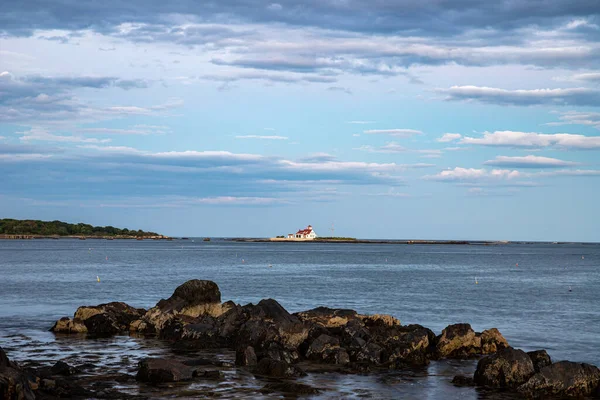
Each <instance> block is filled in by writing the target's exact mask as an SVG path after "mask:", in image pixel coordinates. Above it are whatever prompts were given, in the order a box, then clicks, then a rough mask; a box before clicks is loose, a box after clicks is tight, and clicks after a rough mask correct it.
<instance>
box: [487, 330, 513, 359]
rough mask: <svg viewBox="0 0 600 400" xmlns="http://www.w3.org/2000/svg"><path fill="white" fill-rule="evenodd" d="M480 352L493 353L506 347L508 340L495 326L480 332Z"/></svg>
mask: <svg viewBox="0 0 600 400" xmlns="http://www.w3.org/2000/svg"><path fill="white" fill-rule="evenodd" d="M480 339H481V354H493V353H495V352H497V351H498V350H502V349H506V348H507V347H509V346H508V342H507V341H506V339H505V338H504V336H502V334H501V333H500V331H499V330H498V329H496V328H492V329H487V330H485V331H483V332H481V335H480Z"/></svg>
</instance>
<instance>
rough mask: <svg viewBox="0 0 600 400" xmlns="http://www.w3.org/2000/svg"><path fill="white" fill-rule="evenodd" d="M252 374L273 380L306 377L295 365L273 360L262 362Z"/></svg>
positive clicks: (267, 359) (265, 359)
mask: <svg viewBox="0 0 600 400" xmlns="http://www.w3.org/2000/svg"><path fill="white" fill-rule="evenodd" d="M252 372H254V373H255V374H257V375H263V376H269V377H273V378H293V377H299V376H305V375H306V373H305V372H304V371H302V370H301V369H300V368H298V367H296V366H295V365H291V364H288V363H286V362H285V361H278V360H273V359H272V358H263V359H262V360H260V361H259V362H258V364H257V365H256V367H255V368H254V369H253V370H252Z"/></svg>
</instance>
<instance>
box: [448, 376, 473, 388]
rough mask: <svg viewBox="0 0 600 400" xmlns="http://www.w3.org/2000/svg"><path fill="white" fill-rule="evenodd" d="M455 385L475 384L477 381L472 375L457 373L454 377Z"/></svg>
mask: <svg viewBox="0 0 600 400" xmlns="http://www.w3.org/2000/svg"><path fill="white" fill-rule="evenodd" d="M452 384H453V385H454V386H475V381H474V380H473V378H472V377H470V376H464V375H456V376H455V377H454V378H453V379H452Z"/></svg>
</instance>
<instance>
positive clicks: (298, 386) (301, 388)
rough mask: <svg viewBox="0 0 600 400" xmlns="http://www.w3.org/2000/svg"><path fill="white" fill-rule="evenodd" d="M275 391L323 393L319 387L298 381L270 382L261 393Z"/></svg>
mask: <svg viewBox="0 0 600 400" xmlns="http://www.w3.org/2000/svg"><path fill="white" fill-rule="evenodd" d="M273 392H282V393H289V394H294V395H311V394H319V393H321V391H320V390H319V389H317V388H314V387H312V386H309V385H305V384H303V383H296V382H277V383H268V384H266V385H265V386H264V387H263V388H262V389H261V393H264V394H268V393H273Z"/></svg>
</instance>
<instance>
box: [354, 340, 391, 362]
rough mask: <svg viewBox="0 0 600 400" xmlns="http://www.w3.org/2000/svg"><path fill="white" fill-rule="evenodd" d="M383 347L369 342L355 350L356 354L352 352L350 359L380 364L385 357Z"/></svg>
mask: <svg viewBox="0 0 600 400" xmlns="http://www.w3.org/2000/svg"><path fill="white" fill-rule="evenodd" d="M383 352H384V349H383V347H381V346H379V345H378V344H375V343H367V344H366V345H365V346H363V347H362V348H361V349H360V350H358V351H357V352H354V356H353V354H352V353H351V357H350V359H351V360H352V361H357V362H360V363H367V364H371V365H380V364H381V363H382V358H383Z"/></svg>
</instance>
